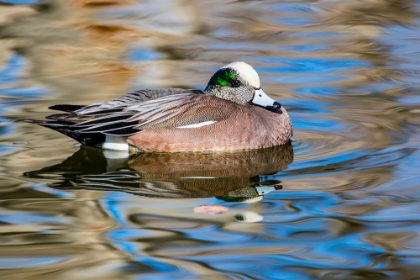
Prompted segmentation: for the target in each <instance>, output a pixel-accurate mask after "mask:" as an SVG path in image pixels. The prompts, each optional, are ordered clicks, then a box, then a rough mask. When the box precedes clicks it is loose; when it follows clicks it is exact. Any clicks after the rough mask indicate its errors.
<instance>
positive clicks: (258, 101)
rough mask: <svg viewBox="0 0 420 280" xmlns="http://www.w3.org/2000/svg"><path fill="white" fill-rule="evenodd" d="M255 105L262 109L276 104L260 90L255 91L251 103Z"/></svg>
mask: <svg viewBox="0 0 420 280" xmlns="http://www.w3.org/2000/svg"><path fill="white" fill-rule="evenodd" d="M251 102H252V103H253V104H255V105H259V106H262V107H271V106H273V105H274V104H275V103H274V102H276V101H275V100H274V99H272V98H271V97H270V96H268V95H267V94H266V93H265V92H264V91H263V90H262V89H261V88H260V89H258V90H256V91H255V94H254V98H253V99H252V101H251Z"/></svg>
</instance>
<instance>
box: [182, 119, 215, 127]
mask: <svg viewBox="0 0 420 280" xmlns="http://www.w3.org/2000/svg"><path fill="white" fill-rule="evenodd" d="M215 122H217V121H206V122H201V123H193V124H188V125H183V126H177V127H176V128H197V127H202V126H206V125H211V124H214V123H215Z"/></svg>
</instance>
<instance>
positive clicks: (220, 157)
mask: <svg viewBox="0 0 420 280" xmlns="http://www.w3.org/2000/svg"><path fill="white" fill-rule="evenodd" d="M292 161H293V148H292V146H291V145H290V144H287V145H282V146H277V147H273V148H267V149H261V150H250V151H244V152H227V153H173V154H169V153H141V154H136V155H134V156H132V157H131V158H129V159H115V160H110V159H109V158H107V157H105V156H104V155H103V151H101V150H98V149H94V148H89V147H81V149H80V150H78V151H77V152H76V153H75V154H73V155H72V156H71V157H69V158H67V159H66V160H64V161H63V162H62V163H61V164H58V165H54V166H50V167H45V168H42V169H41V170H36V171H31V172H27V173H25V176H28V177H31V178H44V179H45V178H51V179H54V180H57V179H59V182H55V183H52V184H50V186H51V187H54V188H59V189H75V188H76V189H89V190H105V191H122V192H127V193H131V194H136V195H141V196H151V197H162V198H204V197H217V198H219V199H222V200H226V201H245V200H259V199H261V198H262V195H264V194H266V193H268V192H270V191H273V190H276V189H281V185H280V183H281V182H280V181H262V180H261V178H262V176H261V175H268V174H274V173H277V172H279V171H282V170H284V169H286V168H287V166H288V165H289V164H290V163H291V162H292Z"/></svg>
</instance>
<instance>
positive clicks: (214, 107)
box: [25, 61, 293, 153]
mask: <svg viewBox="0 0 420 280" xmlns="http://www.w3.org/2000/svg"><path fill="white" fill-rule="evenodd" d="M49 109H52V110H58V111H61V113H58V114H53V115H49V116H47V117H45V119H44V120H34V119H29V120H25V121H26V122H29V123H33V124H37V125H41V126H43V127H47V128H50V129H53V130H55V131H57V132H60V133H62V134H64V135H66V136H68V137H71V138H73V139H74V140H76V141H78V142H79V143H80V144H81V145H84V146H90V147H95V148H101V149H103V150H111V151H127V152H129V153H137V152H163V153H174V152H222V151H240V150H254V149H263V148H269V147H274V146H279V145H283V144H287V143H290V141H291V140H290V139H291V138H292V135H293V128H292V122H291V119H290V117H289V115H288V113H287V111H286V109H285V108H284V107H283V106H282V105H281V104H280V103H279V102H277V101H275V100H274V99H272V98H271V97H269V96H268V95H267V94H266V93H265V92H264V90H263V89H262V87H261V82H260V77H259V75H258V73H257V72H256V71H255V69H254V68H253V67H252V66H250V65H249V64H247V63H245V62H242V61H236V62H232V63H229V64H227V65H225V66H222V67H221V68H220V69H219V70H218V71H217V72H216V73H214V74H213V76H212V77H211V78H210V80H209V82H208V84H207V86H206V88H205V89H204V90H197V89H182V88H164V89H143V90H138V91H135V92H132V93H128V94H126V95H123V96H121V97H119V98H116V99H112V100H109V101H105V102H102V103H94V104H90V105H69V104H59V105H54V106H51V107H49Z"/></svg>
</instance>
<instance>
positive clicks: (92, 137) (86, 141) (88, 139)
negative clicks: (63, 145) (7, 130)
mask: <svg viewBox="0 0 420 280" xmlns="http://www.w3.org/2000/svg"><path fill="white" fill-rule="evenodd" d="M22 121H24V122H27V123H32V124H37V125H40V126H43V127H47V128H49V129H52V130H55V131H57V132H60V133H61V134H64V135H66V136H68V137H70V138H72V139H74V140H76V141H77V142H79V143H80V144H82V145H85V146H90V147H95V148H101V147H102V144H103V143H104V142H105V139H106V136H105V135H104V134H102V133H95V132H80V131H78V130H77V128H74V127H72V125H74V123H71V122H65V121H54V120H33V119H27V120H22Z"/></svg>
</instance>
